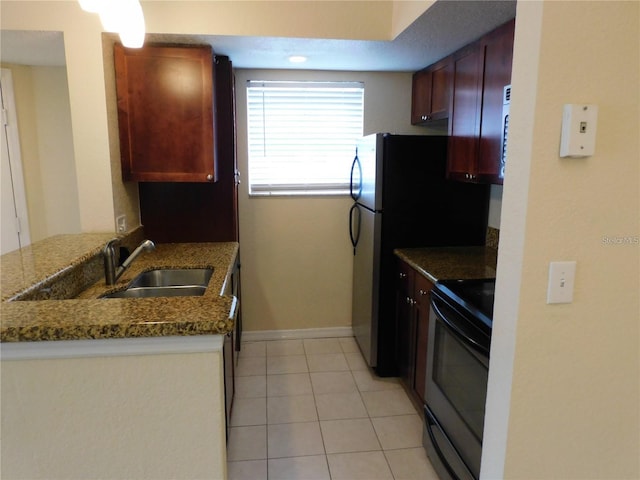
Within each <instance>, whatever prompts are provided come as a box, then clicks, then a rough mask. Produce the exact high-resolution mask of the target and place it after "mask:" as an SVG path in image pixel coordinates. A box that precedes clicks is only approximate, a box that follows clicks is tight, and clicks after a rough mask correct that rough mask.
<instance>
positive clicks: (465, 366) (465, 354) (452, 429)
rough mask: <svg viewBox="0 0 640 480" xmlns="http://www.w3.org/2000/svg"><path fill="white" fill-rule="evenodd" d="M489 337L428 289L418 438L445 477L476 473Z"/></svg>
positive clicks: (482, 425)
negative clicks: (422, 404)
mask: <svg viewBox="0 0 640 480" xmlns="http://www.w3.org/2000/svg"><path fill="white" fill-rule="evenodd" d="M490 341H491V339H490V335H487V333H486V332H484V331H482V330H481V329H480V328H478V327H477V324H476V323H475V322H474V321H473V319H472V318H469V317H468V316H467V315H465V314H463V313H461V312H460V310H458V309H456V307H455V305H453V304H452V303H449V302H447V301H445V299H443V298H441V297H439V296H438V295H437V293H436V292H432V299H431V311H430V317H429V346H428V350H427V351H428V352H429V356H428V359H427V374H426V388H425V399H426V402H427V408H425V423H426V424H425V439H424V440H425V446H426V447H427V453H428V454H429V456H430V458H431V459H432V461H433V462H434V463H440V468H439V470H440V472H439V473H440V474H441V475H443V477H445V478H446V476H447V475H448V476H449V477H450V478H453V479H474V478H475V479H477V478H478V477H479V475H480V458H481V455H482V432H483V428H484V409H485V401H486V397H487V378H488V373H489V344H490ZM442 470H445V471H446V475H445V474H444V472H443V471H442Z"/></svg>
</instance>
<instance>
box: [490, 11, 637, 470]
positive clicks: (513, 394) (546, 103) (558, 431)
mask: <svg viewBox="0 0 640 480" xmlns="http://www.w3.org/2000/svg"><path fill="white" fill-rule="evenodd" d="M639 21H640V3H638V2H519V3H518V11H517V17H516V38H515V54H514V55H515V58H514V77H513V80H512V85H513V92H514V96H513V102H512V104H511V125H510V138H509V141H510V143H509V147H508V162H507V171H506V176H505V185H504V202H503V206H502V225H503V228H502V230H501V238H500V241H501V243H500V250H499V256H498V278H497V291H496V306H495V318H494V329H493V340H492V346H491V349H492V351H491V365H490V370H489V392H488V397H489V398H488V401H487V418H486V422H485V438H484V452H483V453H484V455H483V465H482V469H483V475H482V476H483V478H486V479H494V478H509V479H519V478H521V479H533V478H535V479H544V478H563V479H587V478H592V479H614V478H615V479H622V478H624V479H632V478H633V479H636V478H640V461H639V459H640V455H639V452H640V408H639V405H640V356H639V355H640V345H639V339H640V332H639V327H640V321H639V319H640V304H639V297H640V296H639V294H638V292H640V268H639V267H640V162H639V160H638V159H639V158H640V144H639V142H640V140H639V136H638V132H639V131H640V110H639V105H640V89H639V85H640V63H639V61H640V42H638V39H639V38H640V27H639ZM565 103H594V104H596V105H598V107H599V115H598V127H597V139H596V153H595V155H593V156H591V157H589V158H583V159H575V158H560V157H559V140H560V131H561V128H560V127H561V121H562V108H563V104H565ZM555 260H575V261H577V272H576V282H575V292H574V301H573V303H571V304H563V305H547V304H546V291H547V277H548V267H549V262H551V261H555Z"/></svg>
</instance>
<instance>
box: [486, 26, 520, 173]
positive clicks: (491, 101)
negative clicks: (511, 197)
mask: <svg viewBox="0 0 640 480" xmlns="http://www.w3.org/2000/svg"><path fill="white" fill-rule="evenodd" d="M514 27H515V21H512V22H509V23H507V24H505V25H503V26H502V27H500V28H498V29H497V30H494V31H493V32H491V33H490V34H488V35H486V36H485V37H483V38H482V40H481V41H480V49H481V51H482V53H483V54H484V68H483V74H484V76H483V79H482V112H481V118H482V122H481V124H480V140H479V144H478V167H477V172H478V173H477V175H478V176H479V177H480V178H485V179H487V180H489V181H491V183H502V180H503V179H502V178H501V177H500V175H499V173H500V157H501V155H502V145H501V142H502V128H503V126H502V108H503V103H504V102H503V94H504V87H505V86H506V85H509V84H510V83H511V63H512V60H513V35H514Z"/></svg>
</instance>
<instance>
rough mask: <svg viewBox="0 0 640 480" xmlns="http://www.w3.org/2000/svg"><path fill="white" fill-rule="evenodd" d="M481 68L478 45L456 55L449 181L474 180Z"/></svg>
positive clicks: (450, 124)
mask: <svg viewBox="0 0 640 480" xmlns="http://www.w3.org/2000/svg"><path fill="white" fill-rule="evenodd" d="M481 66H482V62H481V50H480V45H479V43H474V44H472V45H470V46H469V47H467V48H465V49H464V50H462V51H460V52H459V53H458V54H456V57H455V61H454V66H453V91H452V101H451V116H450V118H449V149H448V155H447V177H448V178H453V179H456V180H467V181H469V180H471V181H472V180H473V177H472V176H473V175H474V172H475V169H476V161H477V154H478V134H479V124H480V108H479V102H480V89H481V75H480V68H481Z"/></svg>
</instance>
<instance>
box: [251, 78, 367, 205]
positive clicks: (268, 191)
mask: <svg viewBox="0 0 640 480" xmlns="http://www.w3.org/2000/svg"><path fill="white" fill-rule="evenodd" d="M364 88H365V85H364V82H363V81H349V80H347V81H343V80H336V81H304V80H303V81H295V80H294V81H278V80H262V81H256V80H247V82H246V107H247V112H246V116H247V160H248V194H249V196H309V195H317V196H339V195H348V194H349V166H350V162H351V159H352V157H353V155H354V154H355V144H356V141H357V139H358V138H359V137H362V135H363V130H364ZM306 89H308V90H311V92H310V93H311V95H309V93H307V94H304V92H303V94H302V95H300V98H299V99H298V101H292V102H291V107H295V106H304V109H305V112H304V113H298V117H297V118H296V121H297V122H298V123H294V125H298V124H300V123H301V122H304V121H306V118H305V119H301V118H300V115H302V116H303V117H311V116H313V115H314V112H315V114H316V115H317V116H316V117H314V118H318V119H319V122H318V123H321V120H322V119H325V120H327V119H329V118H330V119H331V120H333V121H332V122H329V121H327V123H332V124H333V125H331V126H332V127H333V129H334V130H336V131H337V128H336V127H335V124H336V122H338V120H343V119H344V122H345V123H344V124H343V127H342V128H343V130H344V132H348V133H343V131H342V130H341V131H340V133H339V134H337V135H336V132H334V133H333V134H332V135H336V136H331V137H330V138H332V139H334V140H332V142H331V143H330V144H327V145H326V148H323V145H322V142H319V140H318V139H319V138H320V137H319V136H318V135H315V140H314V138H313V137H314V136H313V135H311V134H310V132H316V131H317V125H316V124H315V123H314V124H313V128H308V125H307V128H306V132H307V133H308V134H309V136H308V137H305V138H304V140H303V141H302V142H301V141H300V137H295V138H297V140H298V141H297V143H298V144H299V146H300V148H301V150H300V151H298V152H296V150H295V147H293V146H291V144H290V143H287V142H284V141H282V140H280V141H278V140H273V139H274V138H280V139H282V138H284V136H280V137H277V134H278V133H281V134H283V133H284V132H285V130H282V128H283V127H281V126H278V127H275V126H274V125H275V123H276V122H277V121H278V120H277V119H279V120H280V121H283V120H282V119H283V118H285V117H284V116H282V115H281V116H278V115H277V114H276V115H275V116H274V117H273V118H272V117H265V116H264V106H265V105H269V106H272V107H273V110H276V109H277V107H275V106H273V104H269V102H275V104H276V105H278V106H282V105H285V106H286V101H288V98H287V95H288V96H289V97H292V98H293V97H296V96H298V94H299V93H300V92H301V91H304V90H306ZM252 90H253V91H252ZM313 90H316V92H315V93H316V94H315V95H313V92H312V91H313ZM332 90H333V91H335V92H336V93H334V92H332ZM260 91H262V92H263V94H264V92H268V93H269V95H273V96H275V95H277V94H278V93H280V94H282V93H284V97H283V96H281V97H280V98H284V100H282V101H281V103H278V102H280V100H279V99H275V100H274V99H273V98H269V101H268V102H266V101H265V97H263V99H262V105H261V107H260V106H258V107H256V106H255V105H254V103H256V102H259V101H260V100H259V99H256V97H257V93H258V92H260ZM287 92H288V93H287ZM340 95H342V96H343V97H344V102H346V105H347V106H346V107H345V108H344V109H343V110H341V111H340V112H341V113H342V116H341V115H338V116H337V117H335V120H334V115H333V114H330V113H328V112H326V109H327V108H331V107H332V106H341V105H343V102H342V101H340V98H339V97H340ZM327 97H328V98H329V100H328V102H327V103H324V102H323V101H322V100H323V98H324V99H327ZM303 99H304V100H303ZM252 102H253V103H252ZM310 102H317V103H315V105H316V109H317V111H316V110H312V111H311V113H309V112H308V110H309V105H310V104H311V105H313V104H314V103H310ZM351 102H357V103H351ZM291 107H290V108H291ZM349 107H351V108H349ZM261 108H262V110H260V109H261ZM301 110H302V109H300V111H301ZM323 110H325V112H323ZM294 111H295V110H294ZM285 113H286V112H285ZM259 114H262V115H263V117H262V118H261V119H260V118H259V119H257V120H256V116H259ZM274 118H276V119H275V120H274ZM286 118H287V119H288V120H289V121H290V120H291V118H294V117H293V116H292V117H291V118H290V117H288V116H287V117H286ZM252 122H253V123H252ZM260 122H262V124H261V127H257V126H256V124H259V123H260ZM268 122H269V123H268ZM271 122H273V123H271ZM356 122H357V127H356V126H354V125H355V124H356ZM269 125H271V126H272V127H273V128H275V129H276V130H275V131H276V133H275V134H274V136H273V137H272V138H267V135H266V133H265V130H266V128H269ZM289 127H290V128H295V126H291V125H290V126H289ZM252 129H255V130H258V131H259V130H260V129H262V133H260V132H258V133H257V134H256V133H255V131H252ZM278 129H280V130H278ZM286 133H289V132H286ZM260 142H264V143H263V144H262V146H258V147H256V146H255V145H260ZM268 142H272V143H268ZM314 142H316V143H314ZM276 144H277V145H276ZM312 145H313V146H315V147H317V148H319V149H320V151H322V152H326V153H327V154H328V155H327V156H325V157H322V156H321V155H318V157H316V159H315V160H314V161H313V163H312V164H311V166H310V168H309V169H306V168H304V169H302V171H303V172H305V174H301V175H300V176H296V175H295V174H291V173H290V174H291V175H292V176H293V177H294V178H293V179H294V180H299V179H302V178H306V180H300V181H292V178H289V179H287V178H286V177H285V176H280V177H278V176H277V175H276V176H274V177H275V178H274V177H269V173H264V175H263V176H261V177H258V178H256V175H258V173H257V170H258V169H259V168H263V169H268V168H272V167H273V166H276V167H278V168H279V169H280V175H282V174H283V173H284V172H287V171H289V170H288V169H287V167H293V168H291V171H297V169H296V168H295V167H296V164H297V163H299V162H300V158H308V149H309V148H311V146H312ZM337 145H341V146H340V147H337ZM267 148H268V149H269V150H270V151H280V152H282V157H281V158H278V156H277V155H272V156H271V157H269V156H267V155H265V154H264V151H265V150H267ZM305 148H306V149H307V152H304V150H305ZM261 149H262V150H263V152H262V155H260V153H258V156H259V157H260V158H261V160H258V159H257V158H256V152H259V151H260V150H261ZM287 154H291V155H292V156H291V157H286V155H287ZM296 156H297V157H298V158H297V159H296V158H295V157H296ZM332 158H339V160H336V159H332ZM342 159H344V170H341V169H339V168H336V167H337V163H338V162H342V161H343V160H342ZM256 161H260V162H261V166H260V165H256V163H255V162H256ZM271 162H275V163H271ZM287 164H289V165H287ZM324 167H331V169H329V170H327V169H326V168H324ZM310 170H311V171H312V173H309V171H310ZM313 170H315V171H313ZM319 172H322V173H321V174H319ZM327 172H329V173H328V174H327ZM338 172H339V173H338ZM316 176H317V177H318V180H317V181H313V180H311V179H313V178H316Z"/></svg>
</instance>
